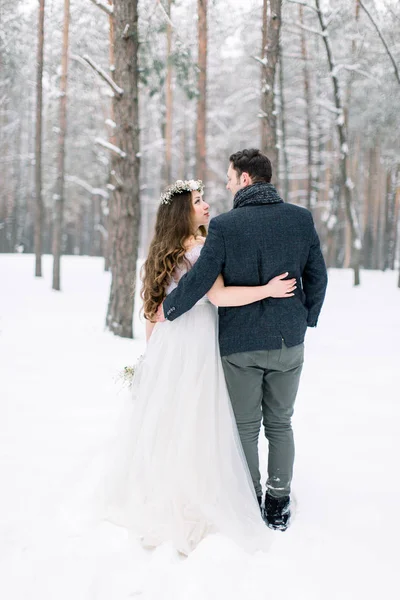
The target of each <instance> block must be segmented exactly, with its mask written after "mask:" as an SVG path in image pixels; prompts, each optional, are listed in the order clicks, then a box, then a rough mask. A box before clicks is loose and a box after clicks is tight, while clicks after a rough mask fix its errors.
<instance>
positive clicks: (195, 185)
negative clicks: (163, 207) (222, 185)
mask: <svg viewBox="0 0 400 600" xmlns="http://www.w3.org/2000/svg"><path fill="white" fill-rule="evenodd" d="M184 192H200V194H202V193H203V192H204V184H203V182H202V181H201V179H197V180H195V179H189V180H185V181H182V179H178V180H177V181H175V183H173V184H172V185H170V186H169V187H168V188H167V189H166V191H165V192H164V193H163V194H161V204H171V202H172V199H173V197H174V196H175V194H183V193H184Z"/></svg>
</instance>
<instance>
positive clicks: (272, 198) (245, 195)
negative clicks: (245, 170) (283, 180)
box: [233, 182, 283, 208]
mask: <svg viewBox="0 0 400 600" xmlns="http://www.w3.org/2000/svg"><path fill="white" fill-rule="evenodd" d="M279 202H283V200H282V198H281V197H280V196H279V194H278V192H277V191H276V188H275V187H274V186H273V185H272V183H264V182H259V183H253V184H252V185H248V186H247V187H244V188H242V189H241V190H239V191H238V192H237V193H236V194H235V197H234V199H233V208H242V207H243V206H257V205H260V204H278V203H279Z"/></svg>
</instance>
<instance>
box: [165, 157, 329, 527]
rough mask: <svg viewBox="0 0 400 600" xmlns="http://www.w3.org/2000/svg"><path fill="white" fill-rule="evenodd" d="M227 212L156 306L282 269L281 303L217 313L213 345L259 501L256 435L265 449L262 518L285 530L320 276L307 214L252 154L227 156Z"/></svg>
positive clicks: (188, 304) (188, 302) (168, 308)
mask: <svg viewBox="0 0 400 600" xmlns="http://www.w3.org/2000/svg"><path fill="white" fill-rule="evenodd" d="M229 161H230V164H229V169H228V183H227V186H226V187H227V189H228V190H229V191H230V192H231V193H232V195H233V196H234V198H233V209H232V210H231V211H229V212H228V213H225V214H222V215H219V216H218V217H216V218H214V219H212V221H211V222H210V226H209V230H208V236H207V239H206V242H205V245H204V248H203V250H202V252H201V256H200V258H199V260H198V261H197V263H196V264H195V266H194V267H193V268H192V269H191V270H190V271H189V273H188V274H187V275H185V276H184V277H183V278H182V279H181V281H180V283H179V285H178V287H177V289H175V290H174V291H173V292H171V293H170V294H169V295H168V296H167V298H166V299H165V300H164V303H163V310H164V315H165V317H166V318H167V319H168V320H170V321H173V320H174V319H176V318H178V317H179V316H180V315H182V314H183V313H185V312H186V311H188V310H189V309H190V308H192V306H193V305H194V304H195V303H196V302H197V301H198V300H199V299H200V298H201V297H202V296H204V295H205V294H206V293H207V292H208V290H209V289H210V288H211V286H212V285H213V283H214V281H215V280H216V278H217V276H218V275H219V274H220V273H222V275H223V278H224V281H225V285H226V286H231V285H249V286H255V285H263V284H265V283H267V282H268V281H269V280H270V279H272V278H273V277H275V276H276V275H279V274H281V273H284V272H286V271H288V272H289V274H288V278H293V277H295V278H296V281H297V289H296V290H295V295H294V296H293V297H291V298H283V299H275V298H267V299H265V300H261V301H260V302H254V303H253V304H250V305H247V306H240V307H232V308H220V309H219V343H220V350H221V357H222V364H223V368H224V372H225V378H226V383H227V386H228V390H229V395H230V397H231V401H232V407H233V411H234V413H235V418H236V422H237V426H238V430H239V435H240V439H241V442H242V446H243V450H244V453H245V455H246V459H247V463H248V466H249V470H250V473H251V476H252V479H253V483H254V488H255V491H256V494H257V498H258V501H259V504H260V506H261V504H262V488H261V478H260V472H259V456H258V437H259V432H260V426H261V422H262V424H263V426H264V431H265V436H266V438H267V440H268V443H269V455H268V480H267V491H266V495H265V508H264V516H265V519H266V521H267V524H268V526H269V527H271V528H273V529H281V530H285V529H286V528H287V526H288V522H289V517H290V484H291V480H292V474H293V462H294V442H293V432H292V426H291V417H292V414H293V408H294V402H295V398H296V394H297V389H298V385H299V380H300V374H301V370H302V366H303V354H304V344H303V342H304V336H305V332H306V329H307V326H308V327H315V326H316V325H317V320H318V316H319V313H320V310H321V307H322V303H323V301H324V296H325V290H326V285H327V274H326V267H325V263H324V259H323V257H322V253H321V249H320V244H319V239H318V235H317V233H316V231H315V228H314V224H313V219H312V216H311V213H310V212H309V211H308V210H306V209H304V208H302V207H299V206H295V205H293V204H286V203H284V202H283V200H282V199H281V198H280V197H279V195H278V193H277V191H276V189H275V188H274V186H273V185H272V184H271V183H270V181H271V176H272V169H271V163H270V161H269V159H268V158H267V156H265V155H264V154H262V153H261V152H260V151H259V150H255V149H248V150H242V151H240V152H236V153H235V154H232V156H231V157H230V159H229Z"/></svg>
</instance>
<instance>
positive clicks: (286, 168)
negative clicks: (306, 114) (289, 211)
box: [279, 52, 289, 202]
mask: <svg viewBox="0 0 400 600" xmlns="http://www.w3.org/2000/svg"><path fill="white" fill-rule="evenodd" d="M284 88H285V85H284V71H283V57H282V52H280V58H279V95H280V101H281V110H280V117H281V132H282V133H281V140H280V147H281V154H282V167H283V190H282V196H283V199H284V201H285V202H288V201H289V156H288V151H287V144H286V105H285V92H284Z"/></svg>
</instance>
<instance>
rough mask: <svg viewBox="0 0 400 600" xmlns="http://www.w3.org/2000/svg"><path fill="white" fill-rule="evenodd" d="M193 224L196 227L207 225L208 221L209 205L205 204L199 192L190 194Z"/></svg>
mask: <svg viewBox="0 0 400 600" xmlns="http://www.w3.org/2000/svg"><path fill="white" fill-rule="evenodd" d="M192 211H193V224H194V226H195V227H196V229H197V228H198V227H200V225H208V222H209V220H210V205H209V204H207V202H205V200H204V198H203V196H202V194H200V192H192Z"/></svg>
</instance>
